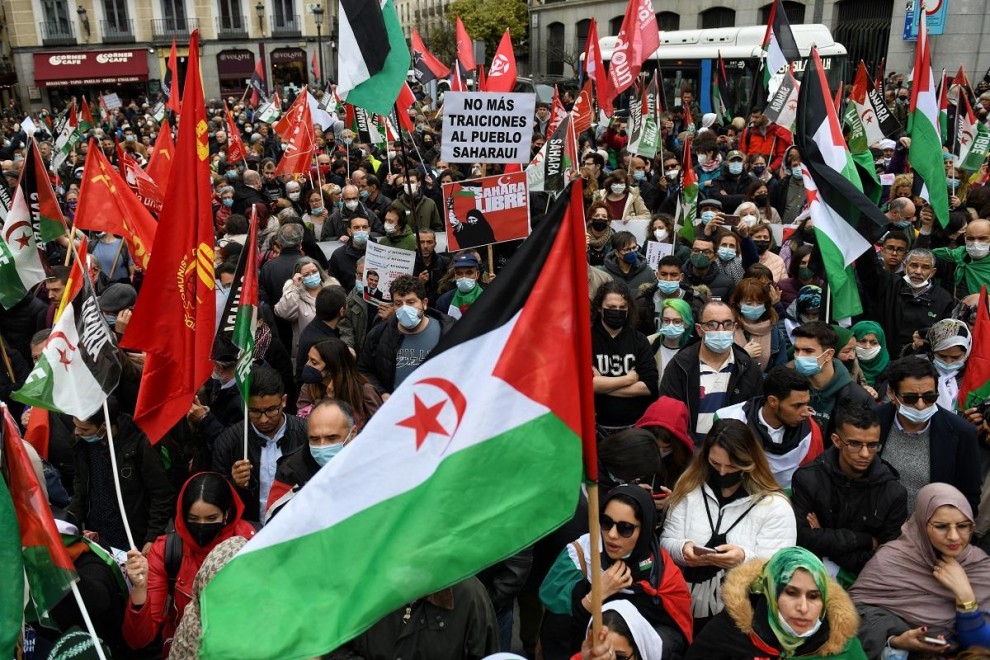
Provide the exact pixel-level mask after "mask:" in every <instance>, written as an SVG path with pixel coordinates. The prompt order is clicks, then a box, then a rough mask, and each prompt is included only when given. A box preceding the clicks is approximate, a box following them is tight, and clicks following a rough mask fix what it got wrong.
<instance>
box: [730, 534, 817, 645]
mask: <svg viewBox="0 0 990 660" xmlns="http://www.w3.org/2000/svg"><path fill="white" fill-rule="evenodd" d="M799 568H803V569H804V570H806V571H808V573H810V574H811V577H812V579H814V581H815V586H816V587H818V591H819V593H821V596H822V597H821V601H822V604H823V605H822V612H821V614H820V615H819V616H818V620H819V621H821V622H824V621H825V617H826V608H825V606H824V603H826V602H828V572H827V571H826V570H825V565H824V564H823V563H822V562H821V560H820V559H819V558H818V557H816V556H815V555H814V554H812V553H811V552H809V551H808V550H805V549H804V548H798V547H791V548H783V549H781V550H778V551H777V552H775V553H774V555H773V557H771V558H770V561H768V562H767V563H766V564H764V565H763V571H762V572H761V573H760V575H759V577H757V578H756V580H754V581H753V584H752V585H750V589H749V590H750V592H751V593H755V594H763V596H764V597H765V598H766V602H767V609H768V616H767V619H768V623H769V624H770V629H771V630H772V631H773V634H774V636H775V637H776V638H777V641H778V642H780V645H781V648H782V650H783V651H784V654H782V657H787V658H789V657H792V656H793V655H794V652H795V651H796V650H797V649H798V647H799V646H801V645H802V644H804V643H805V642H806V641H808V636H807V635H805V636H804V637H799V636H798V635H795V634H794V632H793V631H791V630H789V629H787V628H785V627H784V625H783V624H782V622H781V616H780V606H779V605H778V603H777V600H778V599H779V598H780V594H782V593H783V592H784V588H785V587H786V586H787V585H788V584H789V583H790V581H791V578H792V577H793V576H794V571H796V570H797V569H799Z"/></svg>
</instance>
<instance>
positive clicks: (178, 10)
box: [162, 0, 186, 31]
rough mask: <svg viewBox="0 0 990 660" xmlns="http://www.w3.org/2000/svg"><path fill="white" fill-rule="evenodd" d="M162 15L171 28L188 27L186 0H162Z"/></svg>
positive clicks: (166, 25)
mask: <svg viewBox="0 0 990 660" xmlns="http://www.w3.org/2000/svg"><path fill="white" fill-rule="evenodd" d="M162 16H163V17H164V18H165V27H166V28H167V29H169V30H176V31H179V30H185V29H186V5H185V1H184V0H162Z"/></svg>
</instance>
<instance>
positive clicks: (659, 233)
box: [653, 229, 670, 243]
mask: <svg viewBox="0 0 990 660" xmlns="http://www.w3.org/2000/svg"><path fill="white" fill-rule="evenodd" d="M653 236H654V237H655V238H656V239H657V240H658V241H660V242H661V243H663V242H664V241H665V240H667V237H668V236H670V232H668V231H667V230H666V229H655V230H653Z"/></svg>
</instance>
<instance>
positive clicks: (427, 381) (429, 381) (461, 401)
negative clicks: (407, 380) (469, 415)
mask: <svg viewBox="0 0 990 660" xmlns="http://www.w3.org/2000/svg"><path fill="white" fill-rule="evenodd" d="M416 385H432V386H433V387H435V388H437V389H438V390H440V391H441V392H443V393H444V394H446V395H447V398H448V399H450V402H451V403H452V404H453V405H454V413H455V414H456V415H457V424H455V425H454V430H453V431H451V432H450V435H451V436H453V435H454V434H455V433H457V429H458V428H460V426H461V420H462V419H464V410H465V409H466V408H467V399H465V398H464V394H463V393H462V392H461V391H460V389H458V387H457V386H456V385H454V384H453V383H452V382H450V381H449V380H447V379H446V378H424V379H423V380H419V381H416Z"/></svg>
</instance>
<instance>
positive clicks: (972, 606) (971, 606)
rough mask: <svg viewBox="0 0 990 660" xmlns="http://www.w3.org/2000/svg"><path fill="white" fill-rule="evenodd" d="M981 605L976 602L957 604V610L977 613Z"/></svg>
mask: <svg viewBox="0 0 990 660" xmlns="http://www.w3.org/2000/svg"><path fill="white" fill-rule="evenodd" d="M979 607H980V604H979V603H978V602H977V601H976V600H975V599H974V600H967V601H966V602H965V603H958V602H957V603H956V609H957V610H958V611H960V612H975V611H976V610H977V609H979Z"/></svg>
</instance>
